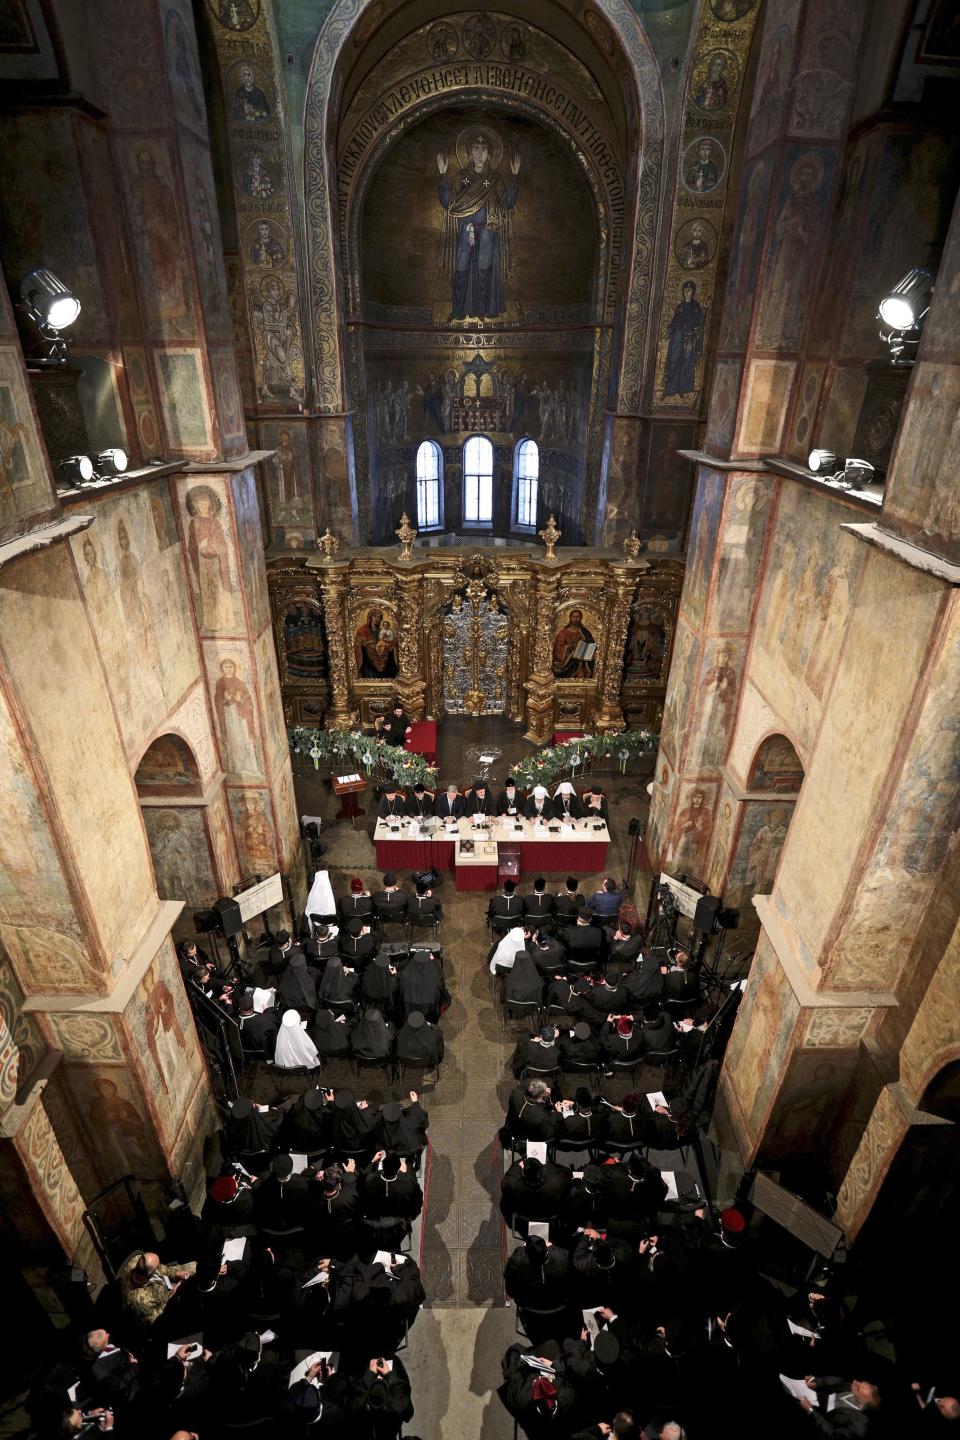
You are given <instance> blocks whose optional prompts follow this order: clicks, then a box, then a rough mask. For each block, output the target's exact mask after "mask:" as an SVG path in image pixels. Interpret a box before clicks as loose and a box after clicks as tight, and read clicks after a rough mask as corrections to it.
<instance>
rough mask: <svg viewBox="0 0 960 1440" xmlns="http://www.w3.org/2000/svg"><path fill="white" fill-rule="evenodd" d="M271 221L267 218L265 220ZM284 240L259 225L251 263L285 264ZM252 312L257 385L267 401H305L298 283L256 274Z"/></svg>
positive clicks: (251, 292)
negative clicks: (296, 303)
mask: <svg viewBox="0 0 960 1440" xmlns="http://www.w3.org/2000/svg"><path fill="white" fill-rule="evenodd" d="M262 223H263V224H264V225H267V222H262ZM284 254H285V252H284V249H283V248H282V246H281V242H280V241H279V240H277V239H276V238H275V237H273V238H272V237H271V235H270V233H269V226H267V234H266V235H265V236H264V235H262V234H261V231H260V230H259V229H258V230H257V231H256V233H255V236H254V237H253V239H252V241H251V252H250V261H251V264H256V265H263V264H264V263H266V260H268V259H269V260H271V265H270V267H269V268H270V269H271V270H276V268H277V266H279V265H282V264H283V259H284ZM248 293H249V313H250V319H251V323H252V329H253V338H254V343H255V349H256V356H257V389H258V390H259V392H260V399H261V400H263V401H266V402H268V403H269V402H271V401H272V402H274V403H276V402H277V401H280V402H282V401H288V402H290V401H302V400H303V396H304V369H303V349H302V347H301V344H300V332H299V327H298V325H297V322H296V316H295V312H294V308H293V306H294V300H295V295H296V287H295V285H294V284H293V283H292V282H291V278H290V276H289V275H287V274H286V273H284V274H273V273H271V274H269V275H255V276H254V277H253V279H252V280H251V281H250V285H249V291H248Z"/></svg>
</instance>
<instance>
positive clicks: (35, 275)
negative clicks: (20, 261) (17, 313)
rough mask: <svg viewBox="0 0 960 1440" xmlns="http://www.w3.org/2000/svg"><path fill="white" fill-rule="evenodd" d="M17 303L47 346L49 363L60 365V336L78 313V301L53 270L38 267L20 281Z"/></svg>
mask: <svg viewBox="0 0 960 1440" xmlns="http://www.w3.org/2000/svg"><path fill="white" fill-rule="evenodd" d="M20 301H21V304H22V305H23V307H24V309H25V310H26V312H27V314H28V315H29V316H30V319H31V320H32V321H33V323H34V325H36V327H37V329H38V331H39V332H40V335H41V336H42V337H43V339H44V340H46V341H47V342H48V343H49V346H50V350H49V354H48V356H47V360H48V362H50V361H54V362H56V363H58V364H63V363H64V361H65V360H66V358H67V342H66V341H65V340H64V338H63V336H62V335H61V334H60V331H61V330H66V329H67V328H68V327H69V326H71V325H72V324H73V323H74V321H75V320H76V318H77V316H78V315H79V314H80V301H79V300H78V299H77V297H76V295H74V293H73V291H72V290H69V289H68V288H67V286H66V285H64V283H63V281H62V280H58V279H57V277H56V275H54V273H53V271H52V270H48V269H47V267H46V266H45V265H38V266H37V267H36V268H35V269H34V270H30V271H28V273H27V274H26V275H24V277H23V279H22V280H21V281H20Z"/></svg>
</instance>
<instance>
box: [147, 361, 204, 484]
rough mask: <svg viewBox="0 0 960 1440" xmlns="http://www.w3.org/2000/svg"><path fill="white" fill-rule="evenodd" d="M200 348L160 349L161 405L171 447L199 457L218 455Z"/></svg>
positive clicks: (158, 364) (158, 373) (158, 374)
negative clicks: (211, 424)
mask: <svg viewBox="0 0 960 1440" xmlns="http://www.w3.org/2000/svg"><path fill="white" fill-rule="evenodd" d="M200 357H201V352H200V351H199V350H170V349H167V350H156V351H155V352H154V359H155V361H156V366H157V384H158V386H159V389H160V408H161V410H162V411H163V419H164V424H165V426H166V431H167V436H168V439H169V441H170V446H171V448H172V449H173V450H176V451H179V452H181V453H182V454H184V455H189V454H191V452H196V454H197V456H198V458H199V459H201V460H203V459H212V458H213V456H214V455H215V454H216V447H215V445H214V443H213V436H212V434H211V427H210V412H209V409H208V407H207V390H206V380H205V378H204V374H203V367H202V364H201V358H200Z"/></svg>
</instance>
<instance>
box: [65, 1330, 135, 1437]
mask: <svg viewBox="0 0 960 1440" xmlns="http://www.w3.org/2000/svg"><path fill="white" fill-rule="evenodd" d="M79 1371H80V1390H81V1392H82V1394H83V1395H84V1397H85V1398H87V1399H88V1401H95V1402H96V1404H97V1405H103V1406H105V1407H106V1408H107V1409H109V1410H114V1411H116V1412H119V1413H122V1412H123V1409H124V1407H125V1406H127V1405H130V1404H131V1403H132V1402H133V1400H134V1399H135V1398H136V1396H137V1392H138V1391H139V1389H140V1369H139V1366H138V1365H137V1362H136V1360H135V1359H134V1358H133V1356H132V1355H131V1354H130V1352H129V1350H124V1349H122V1348H121V1347H120V1346H119V1345H114V1344H113V1343H112V1341H111V1339H110V1333H109V1331H107V1330H90V1331H89V1332H88V1333H87V1334H86V1335H85V1336H84V1339H83V1346H82V1350H81V1360H80V1366H79ZM71 1433H72V1432H71Z"/></svg>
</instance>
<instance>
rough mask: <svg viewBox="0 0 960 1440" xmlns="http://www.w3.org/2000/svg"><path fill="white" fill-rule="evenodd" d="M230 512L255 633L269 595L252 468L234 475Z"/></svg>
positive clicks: (265, 615) (266, 613) (262, 620)
mask: <svg viewBox="0 0 960 1440" xmlns="http://www.w3.org/2000/svg"><path fill="white" fill-rule="evenodd" d="M233 513H234V515H235V516H236V521H237V530H238V531H239V534H240V568H241V570H242V572H243V586H244V590H245V591H246V600H247V612H248V615H249V620H250V630H251V632H252V633H253V634H254V635H256V634H258V633H259V632H260V630H262V628H263V626H264V625H266V623H267V621H268V619H269V618H270V599H269V596H268V594H267V572H266V568H265V566H264V562H263V534H262V531H261V528H260V506H259V503H258V501H257V482H256V480H255V479H254V475H253V471H252V470H242V471H241V472H240V474H239V475H235V476H234V477H233Z"/></svg>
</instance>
